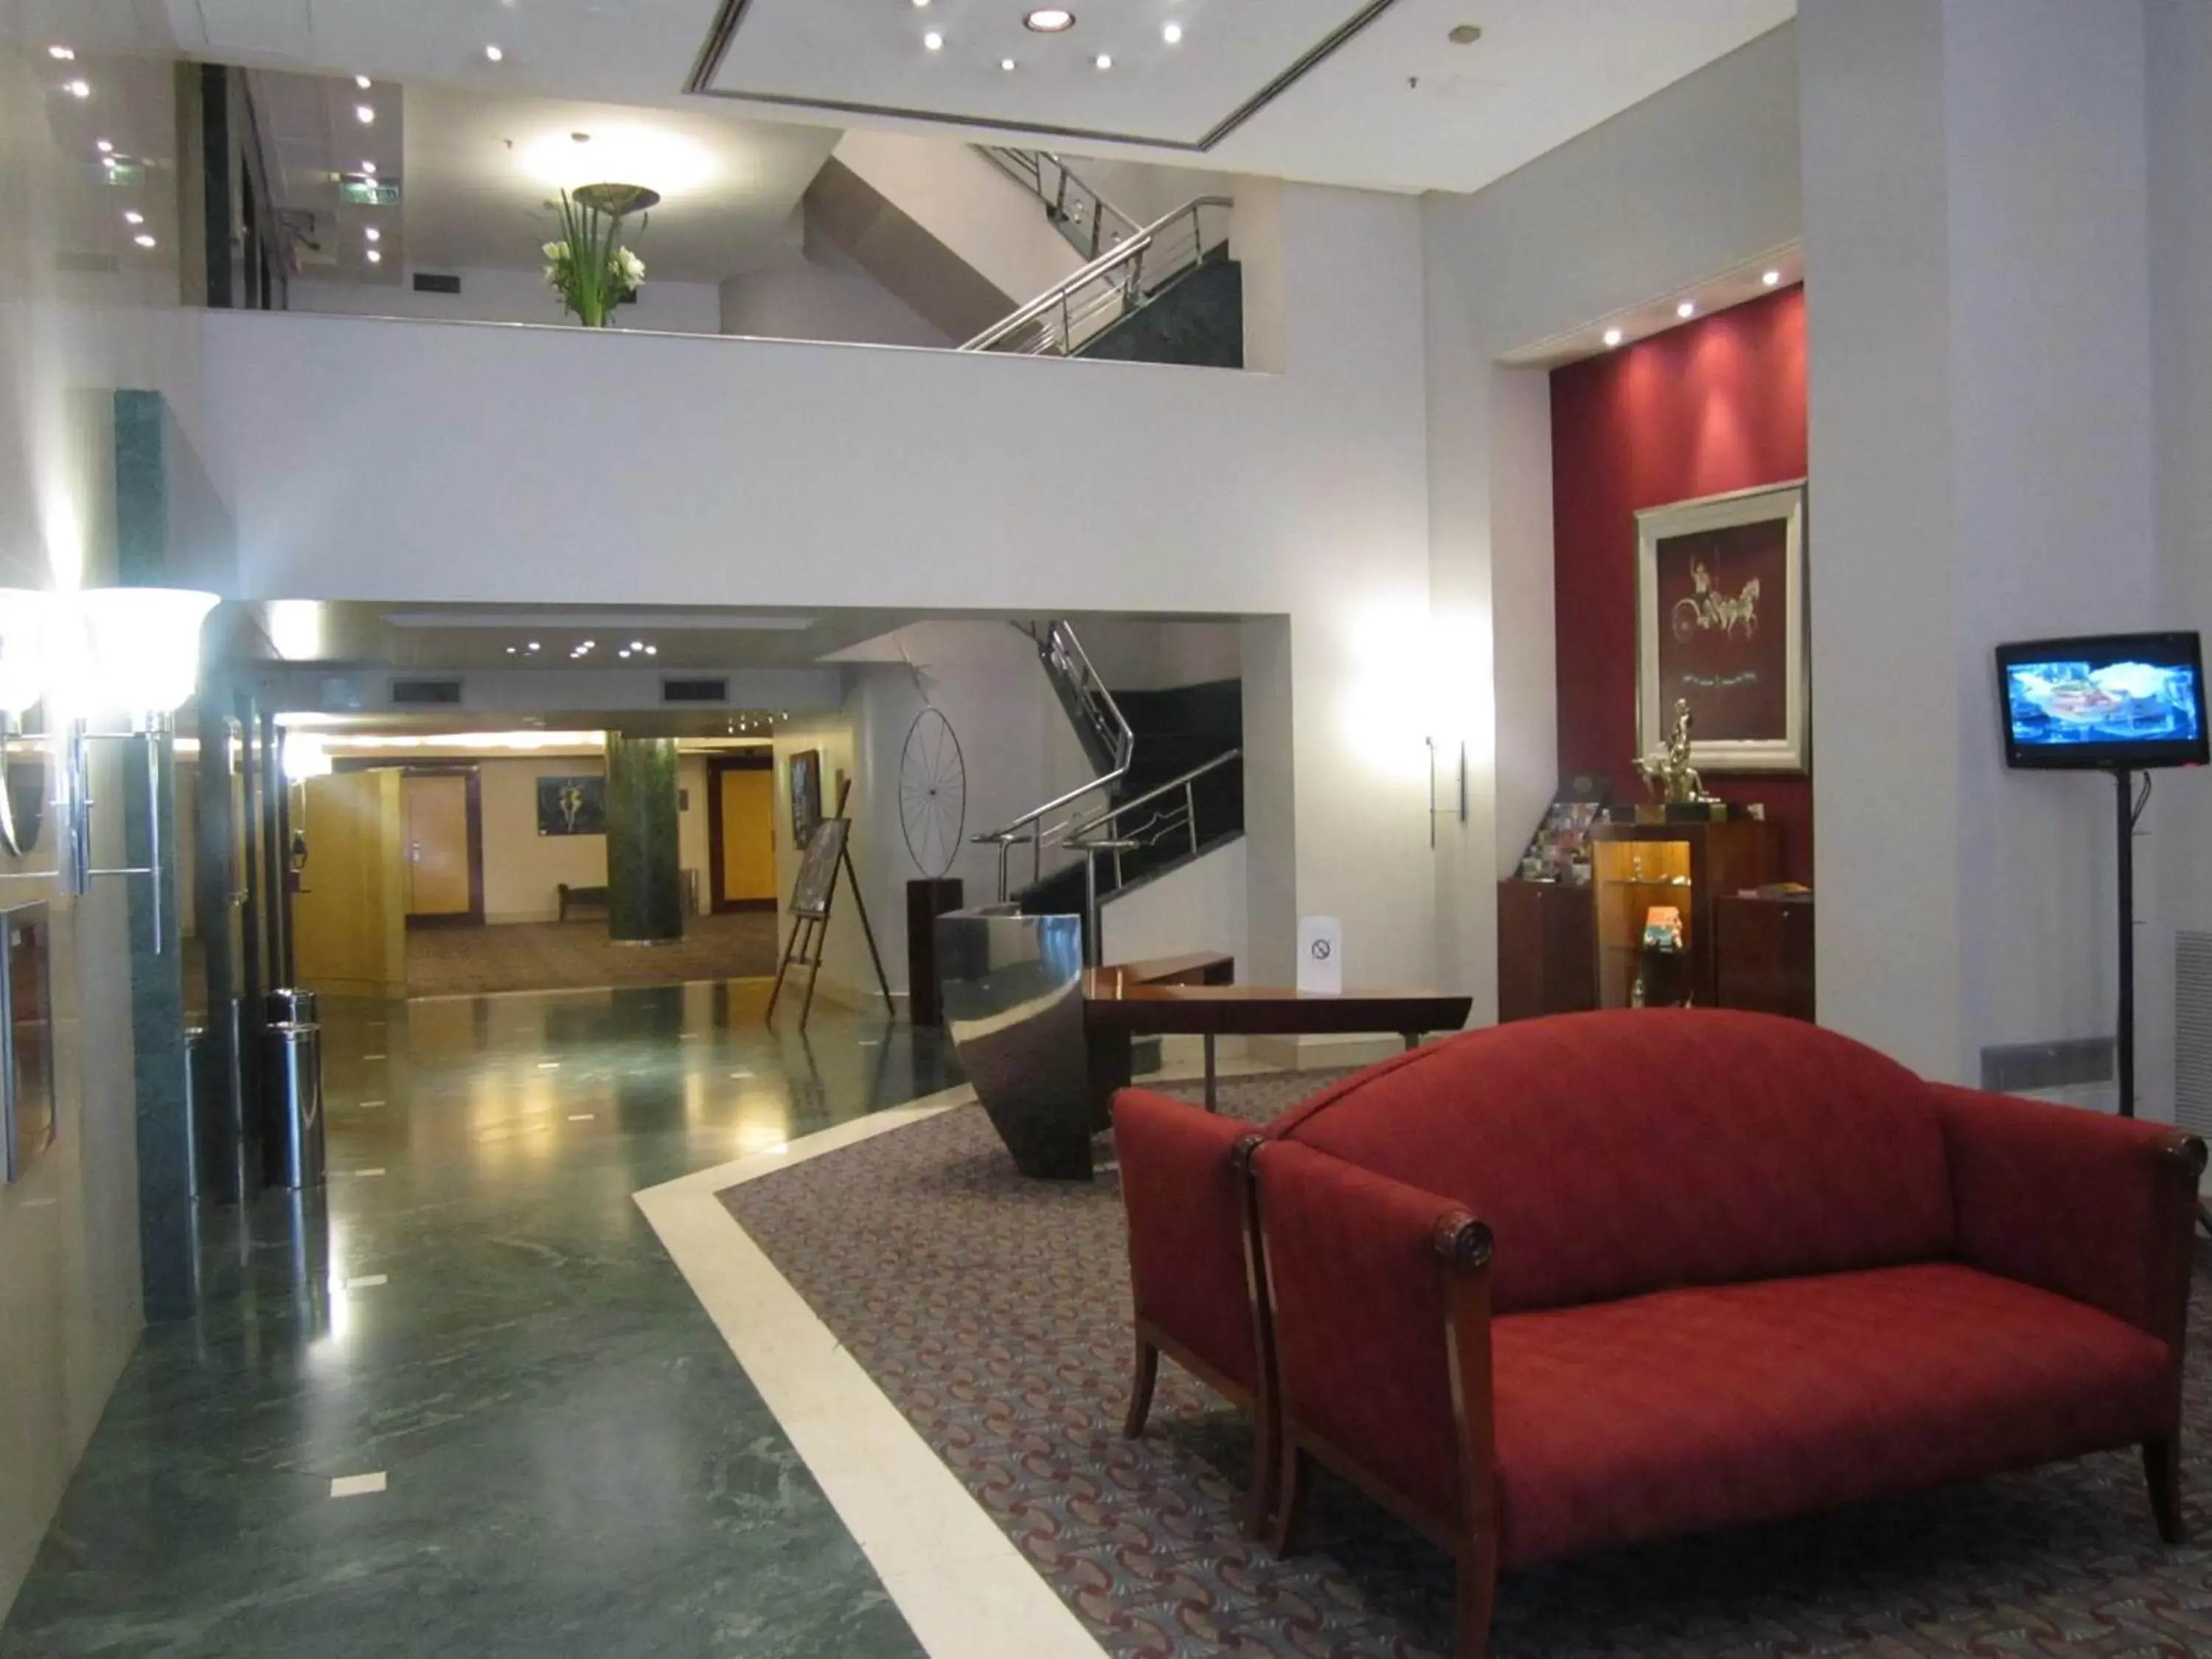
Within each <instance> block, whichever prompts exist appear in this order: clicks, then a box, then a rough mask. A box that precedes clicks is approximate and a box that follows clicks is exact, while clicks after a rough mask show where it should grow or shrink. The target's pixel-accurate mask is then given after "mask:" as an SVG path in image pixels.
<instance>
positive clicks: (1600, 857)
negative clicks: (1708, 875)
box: [1592, 840, 1695, 1008]
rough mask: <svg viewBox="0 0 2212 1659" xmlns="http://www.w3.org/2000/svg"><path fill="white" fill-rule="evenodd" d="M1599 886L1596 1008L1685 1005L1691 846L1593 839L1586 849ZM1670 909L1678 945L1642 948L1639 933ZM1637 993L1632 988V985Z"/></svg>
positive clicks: (1689, 942) (1691, 910) (1690, 915)
mask: <svg viewBox="0 0 2212 1659" xmlns="http://www.w3.org/2000/svg"><path fill="white" fill-rule="evenodd" d="M1592 861H1593V865H1594V866H1595V878H1596V884H1597V955H1598V960H1597V992H1598V1006H1600V1007H1601V1008H1626V1007H1631V1006H1634V1005H1636V1004H1637V1003H1638V1002H1642V1003H1645V1004H1651V1005H1659V1004H1666V1003H1675V1002H1686V1001H1688V1000H1689V985H1690V973H1689V963H1690V954H1689V953H1690V948H1691V945H1692V937H1691V931H1690V930H1691V928H1692V925H1693V915H1694V910H1695V907H1694V906H1693V905H1692V902H1691V892H1692V890H1691V884H1690V843H1689V842H1686V841H1656V840H1655V841H1599V842H1593V843H1592ZM1655 908H1671V909H1673V911H1674V913H1675V914H1674V919H1675V920H1676V921H1679V924H1680V945H1679V946H1677V947H1675V948H1673V949H1663V948H1660V947H1657V946H1656V945H1647V944H1646V942H1645V937H1644V935H1645V929H1646V927H1648V926H1650V924H1652V923H1653V922H1655V921H1664V920H1665V918H1664V917H1663V916H1660V917H1655V916H1654V915H1653V914H1652V913H1653V911H1654V909H1655ZM1639 985H1640V987H1641V989H1640V990H1639V989H1638V987H1639Z"/></svg>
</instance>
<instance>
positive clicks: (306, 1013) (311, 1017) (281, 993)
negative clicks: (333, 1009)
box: [261, 985, 323, 1025]
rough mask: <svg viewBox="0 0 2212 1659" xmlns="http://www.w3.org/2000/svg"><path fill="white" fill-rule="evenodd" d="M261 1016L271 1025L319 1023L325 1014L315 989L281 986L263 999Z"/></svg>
mask: <svg viewBox="0 0 2212 1659" xmlns="http://www.w3.org/2000/svg"><path fill="white" fill-rule="evenodd" d="M261 1017H262V1018H264V1019H265V1020H266V1021H268V1022H269V1024H271V1025H319V1024H322V1019H323V1015H322V1009H321V1007H320V1006H319V1004H318V1003H317V1001H316V1000H315V994H314V993H313V991H303V990H301V988H300V987H298V986H296V985H288V986H280V987H277V988H276V990H274V991H271V992H270V994H268V995H267V996H265V997H264V998H262V999H261Z"/></svg>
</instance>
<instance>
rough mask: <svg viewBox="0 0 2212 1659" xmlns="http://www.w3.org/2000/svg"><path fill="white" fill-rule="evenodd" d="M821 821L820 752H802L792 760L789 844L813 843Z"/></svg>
mask: <svg viewBox="0 0 2212 1659" xmlns="http://www.w3.org/2000/svg"><path fill="white" fill-rule="evenodd" d="M821 822H822V751H821V750H818V749H802V750H799V752H798V753H796V754H794V755H793V757H791V844H792V845H793V847H797V848H806V847H808V846H810V845H811V844H812V842H813V839H814V826H815V825H816V824H817V823H821Z"/></svg>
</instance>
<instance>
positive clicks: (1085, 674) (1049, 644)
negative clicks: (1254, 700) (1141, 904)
mask: <svg viewBox="0 0 2212 1659" xmlns="http://www.w3.org/2000/svg"><path fill="white" fill-rule="evenodd" d="M1034 637H1035V639H1036V646H1037V657H1038V660H1039V661H1040V662H1041V663H1042V665H1043V667H1044V671H1045V677H1046V678H1047V680H1048V682H1049V683H1050V684H1051V685H1052V687H1053V691H1054V696H1056V697H1057V698H1058V699H1059V702H1060V707H1061V708H1063V709H1065V710H1066V713H1067V715H1068V718H1069V720H1070V721H1071V722H1072V723H1073V726H1074V728H1075V735H1076V739H1077V741H1078V743H1079V744H1081V746H1082V748H1083V751H1084V753H1085V756H1087V757H1089V759H1090V760H1091V764H1092V765H1093V766H1094V767H1096V768H1097V769H1098V775H1097V777H1095V778H1094V779H1093V780H1092V781H1091V782H1090V783H1088V784H1085V785H1084V786H1083V787H1081V788H1080V789H1077V790H1073V791H1071V792H1070V793H1067V794H1066V795H1063V796H1061V797H1060V798H1059V799H1057V800H1054V801H1049V802H1047V803H1046V804H1045V805H1043V806H1041V807H1038V808H1036V810H1035V811H1031V812H1029V813H1026V814H1024V816H1023V817H1021V818H1019V819H1017V820H1016V821H1015V822H1014V823H1012V824H1009V825H1007V826H1006V829H1001V830H997V831H994V832H993V833H991V834H989V835H984V836H977V837H976V839H977V840H978V841H979V842H994V843H996V844H997V845H998V847H999V848H1000V893H999V897H1000V900H1001V901H1002V902H1010V903H1012V904H1015V905H1017V906H1018V907H1019V908H1020V909H1021V910H1022V911H1023V912H1024V914H1025V915H1083V916H1085V917H1086V918H1091V919H1092V920H1094V921H1095V913H1094V912H1093V911H1092V909H1091V904H1092V902H1093V900H1094V894H1093V891H1092V890H1091V885H1090V884H1091V881H1093V880H1095V882H1096V884H1097V887H1096V892H1095V901H1096V902H1097V903H1098V904H1103V903H1104V902H1106V901H1107V900H1108V899H1109V898H1110V897H1112V896H1114V895H1115V894H1117V893H1122V892H1127V891H1128V890H1131V889H1133V888H1135V887H1137V886H1139V885H1140V884H1144V883H1146V882H1149V881H1154V880H1157V879H1158V878H1160V877H1161V876H1164V875H1165V874H1167V873H1168V872H1170V871H1173V870H1176V869H1180V868H1182V866H1184V865H1187V864H1189V863H1191V862H1192V861H1194V860H1197V859H1200V858H1202V857H1204V856H1205V855H1206V854H1207V853H1210V852H1212V851H1213V850H1214V849H1215V848H1218V847H1220V846H1223V845H1225V843H1227V842H1231V841H1234V840H1235V839H1237V837H1238V836H1242V835H1243V833H1244V767H1243V750H1242V749H1241V747H1240V744H1242V742H1243V686H1242V684H1240V683H1239V682H1237V681H1235V680H1224V681H1220V682H1218V683H1215V684H1204V685H1193V686H1182V687H1178V688H1176V689H1175V690H1165V691H1125V692H1120V693H1115V692H1113V691H1110V690H1107V688H1106V687H1105V685H1104V684H1103V682H1101V681H1100V680H1099V678H1098V677H1097V671H1095V670H1094V669H1093V668H1092V667H1091V661H1090V659H1089V658H1088V657H1087V656H1086V655H1085V653H1084V651H1083V647H1082V643H1081V641H1079V640H1078V639H1077V638H1076V635H1075V630H1074V629H1073V628H1071V627H1070V626H1069V625H1068V624H1067V623H1064V622H1061V623H1053V624H1052V626H1051V627H1050V628H1049V629H1046V630H1044V631H1043V632H1042V633H1041V634H1038V635H1035V636H1034ZM1062 812H1066V817H1058V820H1057V822H1054V818H1055V817H1056V816H1057V815H1059V814H1060V813H1062ZM1100 843H1115V845H1111V846H1107V847H1101V848H1100V850H1097V851H1085V850H1083V849H1085V848H1091V847H1098V846H1099V844H1100ZM1021 847H1027V848H1029V849H1030V857H1029V859H1028V860H1027V863H1028V866H1029V867H1028V871H1027V872H1026V873H1027V874H1028V875H1029V877H1030V879H1029V880H1028V881H1027V882H1026V883H1025V884H1018V885H1017V884H1015V882H1014V878H1013V877H1012V874H1011V871H1012V869H1013V868H1014V867H1015V866H1013V864H1012V854H1013V849H1015V848H1021ZM1058 849H1065V850H1067V851H1075V852H1077V853H1078V854H1079V856H1078V857H1077V860H1076V861H1075V862H1074V863H1073V864H1071V865H1067V866H1065V867H1063V868H1060V869H1058V870H1054V871H1051V872H1046V871H1045V870H1044V868H1043V863H1044V859H1043V855H1044V854H1045V852H1046V851H1048V850H1058ZM1086 864H1088V865H1089V866H1091V868H1090V872H1089V873H1088V874H1086V870H1085V866H1086ZM1096 937H1097V929H1096V927H1088V928H1087V929H1086V933H1085V946H1086V949H1090V948H1091V945H1092V942H1093V941H1094V940H1095V939H1096Z"/></svg>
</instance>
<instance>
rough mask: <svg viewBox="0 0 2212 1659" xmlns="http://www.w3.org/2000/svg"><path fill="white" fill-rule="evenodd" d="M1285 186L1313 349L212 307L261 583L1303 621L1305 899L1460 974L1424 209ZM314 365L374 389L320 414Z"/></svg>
mask: <svg viewBox="0 0 2212 1659" xmlns="http://www.w3.org/2000/svg"><path fill="white" fill-rule="evenodd" d="M1281 196H1282V202H1281V210H1280V215H1279V216H1280V220H1281V228H1280V234H1279V239H1278V240H1279V245H1280V246H1281V248H1282V260H1283V276H1282V286H1283V289H1284V290H1285V294H1286V295H1288V296H1289V298H1290V299H1291V302H1292V303H1291V306H1290V307H1289V308H1288V314H1289V317H1290V322H1289V325H1288V328H1287V331H1286V332H1287V344H1288V346H1289V351H1288V354H1287V356H1286V358H1285V362H1287V364H1288V365H1289V368H1288V371H1287V372H1286V373H1285V374H1224V373H1220V372H1218V371H1210V370H1204V369H1188V368H1170V367H1161V366H1157V365H1143V364H1110V363H1064V362H1031V361H1029V360H1026V359H1022V360H1013V359H1006V358H1000V357H987V356H970V355H965V354H959V353H952V352H924V351H905V350H897V349H860V348H853V347H842V346H830V345H801V344H793V343H776V342H765V341H744V340H713V341H702V340H691V339H672V338H665V337H660V338H657V337H651V336H640V335H631V336H624V337H613V338H607V337H593V336H590V335H586V334H585V333H583V332H582V331H559V330H552V331H513V330H503V329H495V328H470V327H464V326H453V327H433V326H430V325H403V324H393V323H384V322H372V321H364V320H358V319H341V318H329V317H307V316H301V315H296V314H295V315H289V316H286V315H250V314H246V313H228V314H225V313H210V314H208V315H207V316H206V317H204V319H202V325H203V327H204V331H205V333H206V338H207V343H208V352H209V356H210V374H209V386H210V406H211V410H212V411H213V426H214V428H215V430H216V433H217V434H218V438H217V441H216V442H217V448H218V453H219V459H218V469H219V472H220V474H221V476H222V477H223V478H224V479H225V480H226V481H227V483H228V486H229V488H230V490H231V494H232V496H233V499H234V503H235V507H236V511H237V513H238V516H239V520H240V543H241V545H242V547H244V548H245V549H246V550H247V551H246V554H245V555H244V562H245V564H246V569H245V570H244V571H243V572H242V573H241V580H242V583H243V585H244V586H245V588H246V591H247V592H250V593H252V594H254V595H256V596H268V597H287V598H329V599H336V598H351V599H389V598H398V597H406V598H410V599H532V600H537V601H565V600H574V601H580V602H585V603H609V602H622V603H635V604H662V603H665V604H698V603H720V602H726V600H727V599H728V596H729V594H730V593H731V592H733V591H742V592H744V594H745V596H746V599H747V600H748V602H749V603H757V604H763V605H872V606H880V607H897V606H912V607H915V608H917V609H939V608H954V607H963V606H964V607H972V608H975V609H979V610H987V611H998V612H1006V611H1015V612H1018V613H1027V614H1033V615H1055V614H1060V613H1062V612H1065V611H1155V610H1158V608H1160V607H1161V606H1162V605H1164V604H1172V605H1175V606H1176V609H1178V610H1180V611H1185V612H1187V613H1188V612H1198V613H1204V612H1208V611H1212V612H1216V613H1219V614H1223V615H1225V616H1233V615H1238V614H1243V613H1257V614H1262V615H1265V614H1270V613H1273V614H1281V615H1287V616H1288V617H1290V618H1291V629H1292V633H1293V636H1294V640H1295V650H1294V651H1293V653H1291V663H1290V665H1289V666H1288V669H1287V671H1286V672H1287V674H1288V677H1289V681H1290V684H1289V688H1288V689H1289V690H1291V692H1292V693H1294V695H1295V696H1296V698H1297V707H1298V710H1299V714H1300V715H1301V718H1299V719H1298V720H1297V721H1296V722H1295V726H1294V731H1293V732H1292V733H1291V735H1289V736H1287V737H1285V739H1284V740H1285V741H1286V742H1288V743H1290V744H1291V745H1292V748H1293V750H1294V756H1295V766H1294V780H1293V793H1292V798H1291V799H1292V805H1291V821H1288V822H1285V821H1276V822H1273V823H1255V824H1254V825H1253V826H1252V831H1251V833H1252V834H1253V835H1254V836H1255V840H1256V839H1259V838H1262V837H1266V836H1276V837H1289V836H1292V835H1295V837H1296V842H1297V848H1298V856H1297V896H1296V901H1295V902H1296V905H1297V906H1298V907H1302V908H1306V909H1310V910H1314V911H1319V912H1323V913H1328V914H1337V915H1343V916H1344V917H1345V919H1346V927H1347V940H1348V948H1349V951H1350V961H1351V963H1352V978H1353V982H1354V983H1358V982H1363V981H1364V982H1366V983H1370V984H1381V983H1395V984H1405V983H1421V982H1425V981H1427V980H1429V979H1430V978H1431V975H1433V973H1434V972H1435V962H1434V955H1433V950H1432V945H1431V939H1432V928H1433V908H1434V907H1433V897H1432V890H1431V881H1430V875H1429V865H1428V861H1427V856H1426V855H1427V838H1426V827H1425V808H1426V801H1427V795H1426V787H1425V779H1424V776H1423V761H1424V757H1425V749H1424V748H1423V747H1422V744H1421V738H1422V735H1423V727H1424V726H1425V725H1426V724H1427V721H1426V719H1425V716H1423V715H1421V714H1419V712H1418V711H1415V712H1413V713H1412V714H1408V713H1407V711H1406V710H1405V709H1404V708H1402V707H1401V703H1400V698H1401V694H1403V693H1404V692H1405V691H1406V690H1407V682H1406V678H1405V664H1406V659H1407V653H1406V650H1405V635H1404V634H1403V632H1402V624H1403V623H1404V622H1405V619H1406V618H1407V617H1418V616H1419V615H1420V614H1421V613H1422V612H1423V611H1425V607H1426V603H1427V593H1428V551H1429V550H1428V507H1427V490H1426V465H1425V398H1424V392H1423V384H1424V374H1425V367H1424V362H1423V343H1422V333H1421V307H1420V295H1421V238H1420V219H1419V208H1418V206H1417V204H1414V203H1413V202H1412V201H1410V200H1407V199H1404V198H1399V197H1382V196H1374V195H1366V194H1362V193H1359V192H1355V191H1333V190H1325V189H1305V188H1288V189H1285V190H1284V191H1282V192H1281ZM1353 247H1356V248H1358V249H1359V250H1360V251H1361V257H1360V258H1358V259H1357V260H1349V259H1346V258H1345V257H1344V250H1346V248H1353ZM303 383H304V384H329V385H343V386H347V387H348V388H349V394H348V396H347V397H346V398H343V399H323V400H318V401H316V402H315V403H313V404H310V405H308V406H307V407H305V408H302V407H301V405H300V404H299V400H298V399H297V398H294V397H291V396H289V394H288V393H287V392H285V390H284V389H285V388H287V387H291V386H298V385H300V384H303ZM580 401H583V402H588V403H591V404H595V405H597V406H601V407H605V408H613V409H620V410H623V411H624V420H625V424H624V425H623V427H622V428H620V429H619V431H618V432H617V433H613V434H610V433H608V432H605V431H602V432H601V433H599V434H598V435H596V436H595V439H594V445H593V453H594V458H595V464H596V465H602V466H604V465H613V464H615V461H614V459H611V458H610V452H609V448H608V446H609V443H610V442H611V441H618V442H619V445H620V448H619V453H618V456H617V458H616V459H618V461H619V465H620V470H621V471H622V474H623V478H624V480H625V487H624V488H623V489H622V490H620V491H607V492H592V491H581V492H580V491H574V490H568V489H550V488H548V487H547V479H548V477H549V474H548V472H547V471H546V469H547V467H548V466H549V465H554V464H555V463H556V461H557V459H558V458H560V457H562V456H564V455H568V454H571V453H574V443H575V440H574V429H573V418H572V411H573V410H574V409H575V408H576V407H577V406H578V404H579V402H580ZM833 435H834V441H831V440H832V437H833ZM1071 453H1073V454H1111V455H1113V456H1114V457H1115V465H1114V466H1113V467H1111V468H1078V469H1070V468H1069V467H1067V466H1066V465H1065V461H1066V457H1067V456H1068V455H1069V454H1071ZM364 456H368V457H374V461H375V464H374V465H362V458H363V457H364ZM855 456H860V457H865V458H866V465H865V466H864V467H863V468H862V469H860V471H857V472H856V471H855V470H854V466H853V465H852V463H853V459H854V457H855ZM394 477H404V478H405V479H407V480H408V486H409V487H408V488H407V489H404V490H395V489H391V488H390V487H389V482H388V481H389V480H390V479H391V478H394ZM977 479H987V480H988V481H989V485H988V487H987V488H977V487H975V485H974V484H973V483H972V482H971V481H973V480H977ZM1132 479H1141V480H1143V481H1144V485H1145V487H1144V488H1143V489H1131V488H1130V487H1129V481H1130V480H1132ZM924 508H926V510H923V509H924ZM610 547H622V548H625V549H630V550H636V552H637V556H631V557H627V558H623V559H619V560H617V559H610V558H609V557H607V556H606V552H605V550H606V549H608V548H610ZM646 550H649V553H648V552H647V551H646ZM1255 916H1256V911H1255ZM1254 931H1255V951H1254V956H1255V972H1256V973H1260V974H1264V975H1267V976H1270V977H1274V978H1281V977H1284V976H1286V975H1288V973H1289V971H1290V966H1291V964H1290V946H1289V935H1288V934H1287V933H1285V934H1283V935H1281V936H1280V950H1279V955H1278V957H1276V958H1274V959H1271V958H1270V957H1269V956H1268V953H1267V951H1266V950H1264V949H1261V948H1257V946H1256V940H1257V939H1259V937H1260V936H1261V929H1260V927H1259V926H1258V924H1257V921H1256V920H1255V928H1254Z"/></svg>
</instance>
